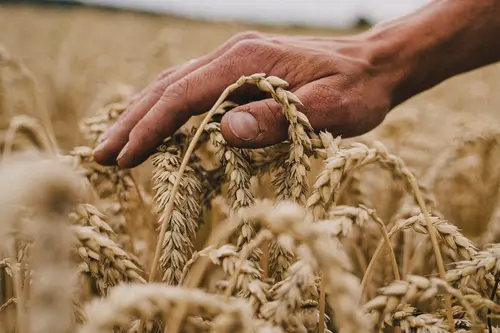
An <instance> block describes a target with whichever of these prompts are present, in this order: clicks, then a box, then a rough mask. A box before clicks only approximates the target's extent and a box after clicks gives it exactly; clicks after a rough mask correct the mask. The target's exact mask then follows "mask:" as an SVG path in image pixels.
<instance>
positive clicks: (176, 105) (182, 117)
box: [117, 53, 255, 168]
mask: <svg viewBox="0 0 500 333" xmlns="http://www.w3.org/2000/svg"><path fill="white" fill-rule="evenodd" d="M231 54H232V53H228V55H225V56H222V57H220V58H218V59H217V60H214V61H212V62H211V63H210V64H208V65H206V66H203V67H202V68H200V69H198V70H197V71H194V72H192V73H191V74H189V75H187V76H185V77H184V78H182V79H180V80H178V81H177V82H175V83H173V84H172V85H170V86H169V87H168V88H167V89H166V90H165V91H164V93H163V94H162V95H161V96H160V97H157V98H156V100H157V102H156V103H155V104H154V106H152V107H151V110H150V111H149V112H147V114H145V115H144V117H143V118H142V119H141V120H140V121H139V122H138V123H137V125H135V127H134V128H133V130H132V131H131V132H130V135H129V137H128V139H129V141H128V144H127V146H126V147H125V148H124V149H123V151H122V152H120V155H119V156H118V158H117V161H118V165H120V166H121V167H124V168H130V167H134V166H137V165H138V164H140V163H142V162H143V161H144V160H145V159H146V158H147V157H148V156H149V154H150V152H151V151H152V150H153V149H154V148H155V147H156V146H158V145H159V144H160V143H161V142H162V140H163V139H164V138H166V137H168V136H169V135H171V134H172V133H173V132H174V131H176V130H177V129H178V128H179V127H180V126H182V125H183V124H184V123H185V122H186V121H187V120H188V119H189V118H190V117H191V116H192V115H194V114H199V113H202V112H204V111H206V110H208V109H209V108H210V107H211V106H212V105H213V104H214V103H215V101H216V100H217V98H218V97H219V95H220V94H221V93H222V91H223V90H224V89H225V88H226V87H227V86H228V85H230V84H231V83H233V82H235V81H236V80H237V79H238V78H239V77H240V75H242V74H243V75H244V74H246V71H250V72H252V71H254V70H255V69H253V68H251V67H252V66H248V65H247V64H245V62H244V61H242V59H241V58H238V57H234V56H231ZM152 99H154V98H152ZM148 102H149V101H146V102H145V103H148ZM146 107H148V108H149V105H145V106H144V108H143V109H141V111H140V112H137V113H138V114H139V113H140V114H143V113H144V110H145V109H146ZM135 120H136V119H133V120H132V121H135ZM124 127H125V126H124ZM120 130H121V131H123V130H122V128H120ZM123 134H124V133H123V132H121V133H120V140H118V141H119V142H120V143H122V142H123V140H124V138H123Z"/></svg>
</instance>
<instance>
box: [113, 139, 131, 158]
mask: <svg viewBox="0 0 500 333" xmlns="http://www.w3.org/2000/svg"><path fill="white" fill-rule="evenodd" d="M128 145H129V144H128V143H127V144H126V145H125V147H123V149H122V151H121V152H120V154H118V157H117V158H116V161H119V160H121V159H122V158H123V156H125V154H126V153H127V150H128Z"/></svg>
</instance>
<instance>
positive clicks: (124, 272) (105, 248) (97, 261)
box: [72, 226, 146, 295]
mask: <svg viewBox="0 0 500 333" xmlns="http://www.w3.org/2000/svg"><path fill="white" fill-rule="evenodd" d="M72 229H73V232H74V233H75V235H76V238H77V240H78V242H79V247H78V254H79V256H80V258H81V259H82V260H83V262H84V263H85V264H86V265H87V268H86V269H87V270H88V271H89V272H90V274H91V276H92V277H93V278H95V279H96V286H97V289H98V290H99V292H100V293H101V294H103V295H105V294H107V291H108V288H110V287H112V286H115V285H117V284H119V283H121V282H142V283H145V282H146V281H145V280H144V278H143V277H141V276H140V273H141V271H140V269H139V268H138V267H137V266H136V265H135V264H134V263H133V261H132V258H131V257H130V255H129V254H128V253H127V252H125V251H124V250H123V249H122V247H121V246H120V245H118V244H116V243H115V242H113V241H112V240H111V239H109V238H107V237H106V236H104V235H102V234H99V233H97V232H96V231H94V230H93V228H92V227H82V226H73V228H72Z"/></svg>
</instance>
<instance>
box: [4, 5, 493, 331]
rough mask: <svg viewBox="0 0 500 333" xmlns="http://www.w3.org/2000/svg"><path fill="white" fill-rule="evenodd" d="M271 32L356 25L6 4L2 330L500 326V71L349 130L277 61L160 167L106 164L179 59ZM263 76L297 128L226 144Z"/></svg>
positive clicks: (471, 77) (264, 86)
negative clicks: (131, 115) (256, 145)
mask: <svg viewBox="0 0 500 333" xmlns="http://www.w3.org/2000/svg"><path fill="white" fill-rule="evenodd" d="M249 29H252V30H255V29H259V30H265V31H269V32H275V33H289V34H313V35H331V34H340V33H353V32H341V31H328V30H312V29H302V28H288V29H272V28H268V27H267V28H266V27H256V26H246V25H241V24H236V23H207V22H198V21H188V20H184V19H180V18H174V17H168V16H154V15H146V14H137V13H128V12H117V11H102V10H101V11H98V10H93V9H84V8H73V7H65V8H56V7H31V6H19V5H18V6H7V5H0V45H1V47H0V115H1V116H0V128H1V131H0V143H1V145H0V148H1V149H2V150H1V156H2V157H1V163H0V186H1V191H0V209H1V211H2V219H1V221H0V333H4V332H5V333H10V332H20V333H31V332H37V333H38V332H39V333H49V332H50V333H52V332H56V333H57V332H61V333H63V332H64V333H69V332H81V333H87V332H88V333H90V332H92V333H95V332H103V333H104V332H131V333H135V332H138V333H142V332H276V333H278V332H297V333H299V332H300V333H302V332H329V331H330V332H497V331H498V330H499V329H498V328H497V325H500V323H499V322H498V320H497V317H498V314H499V313H500V305H498V304H497V295H498V294H499V293H500V291H499V290H498V282H499V279H500V273H499V270H500V245H499V244H500V196H499V193H498V188H499V185H500V171H499V168H498V165H499V164H500V157H499V156H500V145H499V141H500V131H499V130H498V129H497V127H498V126H496V124H497V123H498V121H499V120H500V112H499V108H500V97H499V94H498V93H496V92H498V91H500V67H499V65H493V66H489V67H488V68H483V69H480V70H477V71H474V72H472V73H468V74H466V75H462V76H460V77H456V78H453V79H451V80H449V81H447V82H445V83H443V84H441V85H440V86H438V87H436V88H434V89H432V90H431V91H428V92H426V93H424V94H421V95H420V96H417V97H415V98H413V99H412V100H410V101H408V102H406V103H404V104H403V105H401V106H399V107H398V108H397V109H396V110H394V111H392V112H391V113H390V114H389V116H388V117H387V119H386V120H385V121H384V123H383V124H382V125H381V126H379V127H378V128H377V129H375V130H374V131H372V132H370V133H368V134H366V135H363V136H361V137H358V138H353V139H348V140H345V139H342V138H340V137H338V138H336V137H333V136H332V135H331V134H330V133H326V132H322V133H315V132H314V131H312V129H311V127H310V124H309V121H308V119H307V118H306V116H305V115H304V114H302V113H300V112H299V111H298V110H297V108H296V104H297V103H299V102H300V101H299V100H298V99H297V97H296V96H295V95H294V94H293V93H292V92H290V91H288V90H287V83H286V82H285V81H283V80H282V79H280V78H278V77H272V76H266V75H265V74H260V73H256V74H254V75H251V76H248V77H242V78H240V79H239V80H238V81H237V82H235V83H234V84H232V85H231V86H229V87H228V88H227V89H226V91H225V92H224V93H223V95H222V99H221V102H220V103H217V104H216V105H214V106H213V107H212V108H211V109H210V110H207V113H206V114H204V115H201V116H199V117H197V118H196V119H193V120H192V121H190V122H189V123H188V124H186V126H184V127H183V128H182V129H181V130H179V131H178V132H177V133H176V134H175V135H173V136H172V137H170V138H167V139H166V140H165V142H164V143H163V144H162V145H161V146H160V147H158V150H157V153H156V154H155V155H153V156H152V157H151V158H150V159H149V161H148V162H147V163H145V164H144V165H143V166H141V167H139V168H137V169H134V170H121V169H118V168H116V167H103V166H100V165H98V164H96V163H95V162H94V161H93V157H92V149H93V147H94V146H95V144H96V142H97V139H98V137H99V135H100V134H101V133H103V131H105V130H106V129H107V128H108V127H109V126H110V125H111V124H112V123H113V122H114V121H115V120H116V119H117V118H118V117H119V115H120V114H121V113H122V112H123V111H124V109H125V108H126V106H127V100H128V98H129V97H131V96H132V95H133V94H134V92H136V91H138V90H139V89H140V88H141V87H142V86H144V85H145V84H146V83H147V82H148V81H149V80H150V79H152V78H153V77H154V76H155V75H156V74H157V73H158V72H159V71H160V70H161V69H164V68H165V67H167V66H171V65H175V64H180V63H182V62H184V61H187V60H189V59H192V58H193V57H197V56H200V55H202V54H204V53H206V52H208V51H210V50H212V49H213V48H215V47H217V45H219V44H221V43H222V42H224V41H225V40H226V39H227V38H229V37H231V36H232V35H233V34H235V33H238V32H241V31H245V30H249ZM444 61H445V60H444ZM243 84H254V85H256V86H257V88H259V89H261V90H262V91H264V92H266V93H268V94H269V95H270V96H272V97H273V98H274V99H275V100H276V101H277V102H278V103H280V104H281V105H282V111H283V114H284V116H285V117H286V118H287V120H288V122H289V126H290V127H289V140H288V141H286V142H284V143H282V144H279V145H276V146H272V147H268V148H265V149H256V150H244V149H236V148H233V147H230V146H228V145H227V144H226V142H225V140H224V138H223V136H222V135H221V133H220V124H219V121H220V118H221V115H222V114H223V113H224V112H226V111H227V110H229V109H231V108H233V107H234V104H233V103H232V102H231V101H229V100H227V95H228V93H229V92H230V91H233V90H235V89H238V88H239V87H240V86H241V85H243Z"/></svg>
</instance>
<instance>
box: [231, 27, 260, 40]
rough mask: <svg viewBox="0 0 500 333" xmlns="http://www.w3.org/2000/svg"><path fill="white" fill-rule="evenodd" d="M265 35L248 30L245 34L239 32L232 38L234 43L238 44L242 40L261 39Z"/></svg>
mask: <svg viewBox="0 0 500 333" xmlns="http://www.w3.org/2000/svg"><path fill="white" fill-rule="evenodd" d="M264 37H265V35H264V34H263V33H261V32H258V31H254V30H250V31H245V32H240V33H238V34H236V35H235V36H234V37H233V41H234V43H238V42H241V41H244V40H253V39H263V38H264Z"/></svg>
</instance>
